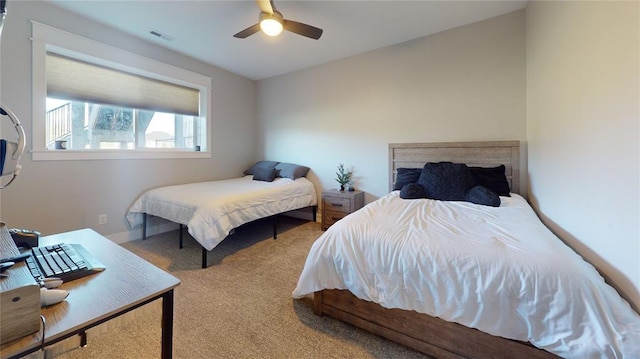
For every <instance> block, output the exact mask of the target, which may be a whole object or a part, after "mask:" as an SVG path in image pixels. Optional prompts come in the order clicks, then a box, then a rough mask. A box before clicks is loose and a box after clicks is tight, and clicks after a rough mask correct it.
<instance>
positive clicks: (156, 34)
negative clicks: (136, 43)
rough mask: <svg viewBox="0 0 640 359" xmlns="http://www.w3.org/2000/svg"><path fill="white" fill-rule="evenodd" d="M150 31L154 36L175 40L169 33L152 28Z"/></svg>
mask: <svg viewBox="0 0 640 359" xmlns="http://www.w3.org/2000/svg"><path fill="white" fill-rule="evenodd" d="M149 33H150V34H151V35H153V36H157V37H159V38H161V39H163V40H166V41H173V40H175V38H174V37H172V36H169V35H167V34H164V33H162V32H160V31H158V30H151V31H149Z"/></svg>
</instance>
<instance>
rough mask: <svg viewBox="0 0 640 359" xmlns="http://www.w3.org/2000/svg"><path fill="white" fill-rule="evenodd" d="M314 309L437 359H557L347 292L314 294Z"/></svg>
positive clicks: (494, 337)
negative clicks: (384, 305) (390, 307)
mask: <svg viewBox="0 0 640 359" xmlns="http://www.w3.org/2000/svg"><path fill="white" fill-rule="evenodd" d="M313 309H314V313H315V314H317V315H324V314H326V315H328V316H330V317H333V318H336V319H339V320H341V321H343V322H346V323H349V324H352V325H355V326H356V327H358V328H361V329H364V330H366V331H369V332H371V333H374V334H377V335H380V336H382V337H384V338H387V339H389V340H392V341H394V342H397V343H400V344H403V345H406V346H407V347H409V348H411V349H414V350H416V351H419V352H421V353H424V354H427V355H430V356H433V357H435V358H439V359H440V358H443V359H448V358H452V359H453V358H456V359H460V358H496V359H501V358H504V359H513V358H527V359H557V358H558V357H557V356H556V355H554V354H552V353H549V352H547V351H545V350H541V349H538V348H536V347H534V346H532V345H531V344H529V343H526V342H520V341H515V340H510V339H505V338H501V337H496V336H493V335H490V334H487V333H484V332H481V331H479V330H477V329H473V328H468V327H465V326H463V325H460V324H457V323H453V322H448V321H446V320H443V319H440V318H437V317H432V316H430V315H427V314H422V313H418V312H414V311H407V310H402V309H388V308H384V307H382V306H380V305H378V304H376V303H373V302H368V301H364V300H361V299H359V298H357V297H356V296H355V295H353V294H351V292H349V291H347V290H336V289H325V290H323V291H321V292H316V293H315V294H314V308H313Z"/></svg>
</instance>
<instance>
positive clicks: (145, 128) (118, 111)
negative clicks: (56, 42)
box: [46, 98, 199, 150]
mask: <svg viewBox="0 0 640 359" xmlns="http://www.w3.org/2000/svg"><path fill="white" fill-rule="evenodd" d="M198 120H199V118H198V117H195V116H185V115H178V114H172V113H163V112H156V111H148V110H139V109H132V108H123V107H118V106H113V105H104V104H94V103H88V102H81V101H69V100H59V99H54V98H47V116H46V144H47V145H46V146H47V148H49V149H53V148H55V141H57V140H65V141H67V146H66V148H67V149H74V150H83V149H95V150H98V149H130V150H133V149H159V148H173V149H193V148H194V147H195V145H197V144H198V141H197V135H198V123H199V121H198Z"/></svg>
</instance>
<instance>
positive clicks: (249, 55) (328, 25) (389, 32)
mask: <svg viewBox="0 0 640 359" xmlns="http://www.w3.org/2000/svg"><path fill="white" fill-rule="evenodd" d="M47 1H49V2H51V3H52V4H54V5H57V6H59V7H62V8H64V9H67V10H69V11H71V12H74V13H78V14H80V15H83V16H85V17H88V18H91V19H93V20H95V21H98V22H101V23H104V24H106V25H108V26H111V27H114V28H116V29H119V30H121V31H124V32H126V33H129V34H132V35H134V36H137V37H140V38H142V39H145V40H148V41H150V42H153V43H156V44H158V45H160V46H163V47H167V48H169V49H172V50H174V51H177V52H180V53H183V54H185V55H188V56H190V57H193V58H196V59H198V60H201V61H204V62H206V63H209V64H212V65H214V66H217V67H220V68H223V69H226V70H228V71H231V72H233V73H236V74H239V75H242V76H244V77H247V78H249V79H252V80H261V79H265V78H269V77H272V76H276V75H281V74H285V73H289V72H293V71H297V70H301V69H304V68H308V67H311V66H314V65H318V64H322V63H326V62H329V61H332V60H337V59H341V58H345V57H349V56H352V55H356V54H359V53H363V52H366V51H370V50H374V49H377V48H381V47H384V46H389V45H393V44H397V43H401V42H405V41H409V40H412V39H416V38H420V37H423V36H426V35H429V34H433V33H436V32H440V31H443V30H447V29H451V28H454V27H458V26H462V25H465V24H469V23H472V22H476V21H480V20H483V19H487V18H490V17H494V16H497V15H501V14H505V13H508V12H512V11H515V10H518V9H522V8H524V7H525V5H526V1H520V0H498V1H485V0H471V1H452V0H446V1H418V0H413V1H381V0H377V1H363V0H358V1H354V0H351V1H340V0H325V1H312V0H296V1H292V0H275V6H276V8H277V9H278V10H279V11H280V12H281V13H282V15H283V16H284V18H285V19H289V20H295V21H298V22H302V23H306V24H309V25H313V26H316V27H319V28H322V29H324V33H323V34H322V37H321V38H320V39H319V40H312V39H308V38H306V37H302V36H299V35H296V34H294V33H290V32H283V33H282V34H281V35H280V36H278V37H275V38H271V37H268V36H266V35H264V34H263V33H261V32H260V33H257V34H255V35H252V36H250V37H248V38H246V39H237V38H234V37H233V34H235V33H237V32H238V31H240V30H243V29H245V28H247V27H249V26H251V25H253V24H255V23H257V22H258V16H259V13H260V10H259V9H258V6H257V4H256V3H255V1H253V0H231V1H219V0H208V1H191V0H135V1H134V0H107V1H105V0H47ZM151 30H155V31H159V32H161V33H164V34H167V35H169V36H171V37H172V38H174V40H173V41H170V42H169V41H166V40H163V39H160V38H158V37H156V36H153V35H151V34H150V31H151Z"/></svg>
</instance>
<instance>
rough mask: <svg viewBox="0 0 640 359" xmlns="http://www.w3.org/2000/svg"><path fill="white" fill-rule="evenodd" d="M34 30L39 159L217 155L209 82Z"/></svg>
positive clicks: (35, 152) (55, 32)
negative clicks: (212, 145) (213, 145)
mask: <svg viewBox="0 0 640 359" xmlns="http://www.w3.org/2000/svg"><path fill="white" fill-rule="evenodd" d="M32 27H33V76H34V85H33V92H34V93H33V99H34V101H33V141H32V143H33V159H34V160H57V159H64V160H68V159H102V158H104V159H110V158H123V159H127V158H201V157H210V156H211V154H210V152H209V151H207V149H208V148H210V141H209V138H208V137H209V136H208V135H207V134H208V132H207V129H208V128H210V103H211V101H210V98H209V97H210V96H209V92H210V91H209V86H210V83H211V80H210V78H208V77H206V76H203V75H200V74H196V73H193V72H190V71H187V70H184V69H180V68H177V67H174V66H171V65H168V64H165V63H161V62H158V61H156V60H153V59H150V58H146V57H143V56H139V55H136V54H132V53H129V52H126V51H124V50H120V49H117V48H113V47H110V46H108V45H105V44H101V43H98V42H95V41H93V40H89V39H86V38H83V37H80V36H77V35H74V34H71V33H67V32H65V31H61V30H58V29H55V28H52V27H49V26H47V25H43V24H40V23H37V22H32ZM134 65H135V66H134ZM57 141H65V146H64V148H65V149H64V150H61V149H60V147H59V146H56V145H55V144H56V142H57Z"/></svg>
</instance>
